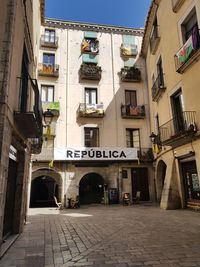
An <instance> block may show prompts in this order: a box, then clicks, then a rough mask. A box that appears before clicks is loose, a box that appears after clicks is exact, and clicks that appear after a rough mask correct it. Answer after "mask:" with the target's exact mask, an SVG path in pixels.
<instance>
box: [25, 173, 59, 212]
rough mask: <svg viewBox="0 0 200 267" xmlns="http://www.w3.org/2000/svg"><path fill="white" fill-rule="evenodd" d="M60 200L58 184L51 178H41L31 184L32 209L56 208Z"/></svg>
mask: <svg viewBox="0 0 200 267" xmlns="http://www.w3.org/2000/svg"><path fill="white" fill-rule="evenodd" d="M54 196H56V198H57V199H58V184H57V183H56V181H55V180H54V179H53V178H51V177H49V176H39V177H37V178H35V179H34V180H33V181H32V183H31V198H30V207H31V208H34V207H55V201H54Z"/></svg>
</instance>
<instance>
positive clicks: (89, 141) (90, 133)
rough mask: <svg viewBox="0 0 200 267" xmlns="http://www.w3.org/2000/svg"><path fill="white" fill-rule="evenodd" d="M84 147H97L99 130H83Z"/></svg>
mask: <svg viewBox="0 0 200 267" xmlns="http://www.w3.org/2000/svg"><path fill="white" fill-rule="evenodd" d="M84 131H85V133H84V134H85V147H98V146H99V128H84Z"/></svg>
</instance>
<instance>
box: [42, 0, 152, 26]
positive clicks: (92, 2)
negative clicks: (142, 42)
mask: <svg viewBox="0 0 200 267" xmlns="http://www.w3.org/2000/svg"><path fill="white" fill-rule="evenodd" d="M150 3H151V0H46V1H45V5H46V6H45V15H46V17H47V18H54V19H62V20H69V21H79V22H89V23H97V24H108V25H113V26H123V27H133V28H142V27H144V25H145V21H146V16H147V13H148V9H149V6H150Z"/></svg>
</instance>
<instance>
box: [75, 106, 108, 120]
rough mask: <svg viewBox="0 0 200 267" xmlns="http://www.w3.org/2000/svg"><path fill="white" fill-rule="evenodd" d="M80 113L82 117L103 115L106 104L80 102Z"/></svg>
mask: <svg viewBox="0 0 200 267" xmlns="http://www.w3.org/2000/svg"><path fill="white" fill-rule="evenodd" d="M78 114H79V116H80V117H97V118H98V117H103V116H104V106H103V103H100V104H87V103H80V104H79V107H78Z"/></svg>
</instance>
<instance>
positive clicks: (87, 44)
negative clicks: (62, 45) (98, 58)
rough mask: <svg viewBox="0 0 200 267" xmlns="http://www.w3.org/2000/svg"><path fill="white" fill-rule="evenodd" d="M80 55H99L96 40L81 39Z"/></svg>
mask: <svg viewBox="0 0 200 267" xmlns="http://www.w3.org/2000/svg"><path fill="white" fill-rule="evenodd" d="M81 53H84V54H85V53H89V54H94V55H97V54H98V53H99V41H98V40H97V39H83V42H82V44H81Z"/></svg>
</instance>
